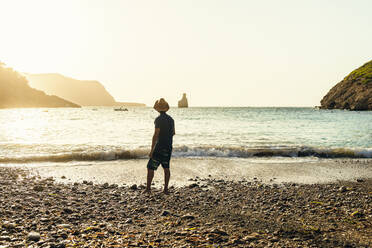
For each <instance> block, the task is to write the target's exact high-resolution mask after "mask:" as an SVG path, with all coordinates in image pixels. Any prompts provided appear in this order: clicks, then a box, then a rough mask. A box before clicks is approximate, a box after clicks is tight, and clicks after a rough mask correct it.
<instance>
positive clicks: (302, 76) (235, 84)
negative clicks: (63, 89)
mask: <svg viewBox="0 0 372 248" xmlns="http://www.w3.org/2000/svg"><path fill="white" fill-rule="evenodd" d="M371 13H372V1H371V0H346V1H342V0H308V1H305V0H303V1H301V0H271V1H268V0H266V1H265V0H260V1H259V0H256V1H250V0H241V1H239V0H224V1H218V0H195V1H191V0H183V1H181V0H169V1H162V0H156V1H155V0H148V1H142V0H131V1H129V0H128V1H126V0H105V1H104V0H85V1H82V0H81V1H79V0H60V1H57V0H43V1H42V0H32V1H31V0H24V1H19V0H0V23H1V29H0V61H2V62H4V63H6V64H7V65H9V66H11V67H14V68H15V69H16V70H18V71H21V72H30V73H44V72H58V73H61V74H64V75H66V76H70V77H73V78H76V79H95V80H99V81H100V82H101V83H102V84H103V85H104V86H105V87H106V89H107V90H108V91H109V92H110V93H111V94H112V95H113V96H114V97H115V99H116V100H118V101H137V102H143V103H146V104H148V105H152V104H153V101H154V100H155V99H156V98H159V97H165V98H166V99H168V101H169V103H170V104H171V105H176V104H177V100H178V99H179V98H181V95H182V93H183V92H185V93H187V94H188V96H189V102H190V105H192V106H314V105H319V101H320V100H321V98H322V97H323V95H324V94H326V93H327V91H328V90H329V89H330V88H331V87H332V86H333V85H334V84H336V83H337V82H339V81H340V80H342V79H343V77H344V76H346V75H347V74H348V73H349V72H351V71H352V70H353V69H355V68H356V67H359V66H361V65H362V64H364V63H365V62H367V61H369V60H371V59H372V14H371Z"/></svg>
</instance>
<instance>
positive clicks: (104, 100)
mask: <svg viewBox="0 0 372 248" xmlns="http://www.w3.org/2000/svg"><path fill="white" fill-rule="evenodd" d="M25 76H26V77H27V79H28V80H29V81H30V85H31V86H32V87H34V88H36V89H40V90H43V91H45V92H46V93H48V94H53V95H57V96H59V97H62V98H63V99H66V100H69V101H71V102H74V103H77V104H79V105H81V106H119V105H120V106H121V105H126V106H146V105H145V104H142V103H130V102H116V101H115V99H114V98H113V97H112V96H111V94H110V93H109V92H108V91H107V90H106V89H105V87H104V86H103V85H102V84H101V83H100V82H98V81H93V80H77V79H74V78H69V77H66V76H64V75H61V74H58V73H45V74H26V75H25Z"/></svg>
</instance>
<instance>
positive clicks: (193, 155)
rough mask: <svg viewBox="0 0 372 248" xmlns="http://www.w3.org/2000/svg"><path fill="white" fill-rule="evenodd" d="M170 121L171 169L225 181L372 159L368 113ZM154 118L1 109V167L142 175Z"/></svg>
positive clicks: (278, 110) (135, 111)
mask: <svg viewBox="0 0 372 248" xmlns="http://www.w3.org/2000/svg"><path fill="white" fill-rule="evenodd" d="M168 114H169V115H171V116H172V117H173V119H174V120H175V129H176V135H175V136H174V141H173V142H174V148H173V156H172V161H178V162H177V163H176V164H178V166H180V167H182V166H183V165H182V164H187V165H189V166H191V165H190V164H193V165H192V166H196V167H198V169H203V168H201V167H202V166H203V161H209V162H208V165H206V166H207V167H208V168H214V171H216V172H218V171H219V168H218V165H219V164H223V166H224V169H221V171H223V173H225V174H229V173H230V172H229V170H228V168H229V164H230V163H231V164H234V166H235V167H236V166H239V164H244V165H252V164H255V163H256V164H260V163H261V164H262V163H264V164H268V166H270V164H272V165H274V164H280V163H295V164H297V165H298V166H300V165H303V164H304V163H312V162H314V161H320V160H321V161H332V160H335V159H336V160H337V159H354V160H355V159H358V160H363V159H367V160H368V159H369V158H372V112H367V111H366V112H358V111H344V110H320V109H316V108H310V107H306V108H299V107H190V108H176V107H174V108H171V109H170V110H169V111H168ZM157 116H158V113H157V112H156V111H155V110H154V109H152V108H150V107H135V108H134V107H133V108H130V107H129V108H128V111H115V110H114V108H113V107H83V108H37V109H2V110H0V165H6V166H18V165H23V166H28V165H29V166H36V167H37V166H39V167H40V166H41V167H48V166H57V167H63V168H65V171H66V170H68V168H72V167H73V166H76V165H89V166H94V167H95V168H99V167H100V166H101V165H102V166H105V165H107V163H110V164H111V165H112V164H115V166H116V168H118V167H117V166H120V164H128V163H130V164H131V166H142V167H144V168H145V165H146V159H147V157H148V153H149V150H150V147H151V139H152V135H153V132H154V119H155V118H156V117H157ZM195 161H197V162H195ZM221 161H222V162H221ZM369 161H370V160H369ZM367 164H368V166H370V165H371V164H370V163H367ZM142 167H141V168H142ZM226 167H227V169H226ZM66 168H67V169H66ZM369 170H371V171H372V167H369ZM49 172H50V171H49ZM203 173H208V171H203ZM237 173H238V174H239V173H241V172H237Z"/></svg>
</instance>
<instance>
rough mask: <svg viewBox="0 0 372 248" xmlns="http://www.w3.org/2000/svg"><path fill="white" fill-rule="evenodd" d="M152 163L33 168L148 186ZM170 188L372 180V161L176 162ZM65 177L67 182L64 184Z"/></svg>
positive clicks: (159, 179) (159, 178) (57, 175)
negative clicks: (197, 182)
mask: <svg viewBox="0 0 372 248" xmlns="http://www.w3.org/2000/svg"><path fill="white" fill-rule="evenodd" d="M146 164H147V159H136V160H121V161H102V162H96V163H92V162H75V163H46V164H35V165H33V166H27V167H26V168H31V169H32V171H33V172H34V173H35V175H40V176H41V177H44V178H45V177H50V176H52V177H53V178H54V179H55V180H56V181H57V182H61V183H66V182H67V183H74V182H78V183H81V182H83V181H91V182H93V183H101V184H103V183H109V184H118V185H131V184H137V185H140V184H143V183H144V182H145V181H146ZM171 173H172V176H171V182H170V185H174V186H176V187H182V186H185V185H188V184H189V182H190V180H193V179H194V178H196V177H198V178H206V179H210V178H214V179H218V180H228V181H235V182H239V181H242V180H248V181H249V180H253V179H254V178H256V179H257V180H258V181H260V182H261V183H265V184H274V183H275V184H281V183H305V184H313V183H332V182H338V181H342V180H346V181H355V180H357V179H359V178H363V179H368V178H372V159H317V158H316V159H314V158H308V159H307V160H304V159H301V160H297V159H291V158H281V159H279V160H278V159H273V158H267V159H262V158H260V159H256V158H254V159H245V158H241V159H237V158H236V159H230V158H172V160H171ZM62 178H63V179H62ZM154 182H155V186H156V187H161V186H162V183H163V171H162V169H161V168H159V169H158V170H157V171H156V172H155V177H154Z"/></svg>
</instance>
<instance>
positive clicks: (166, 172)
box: [163, 168, 170, 194]
mask: <svg viewBox="0 0 372 248" xmlns="http://www.w3.org/2000/svg"><path fill="white" fill-rule="evenodd" d="M169 179H170V170H169V168H164V190H163V192H164V193H165V194H169V191H168V184H169Z"/></svg>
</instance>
